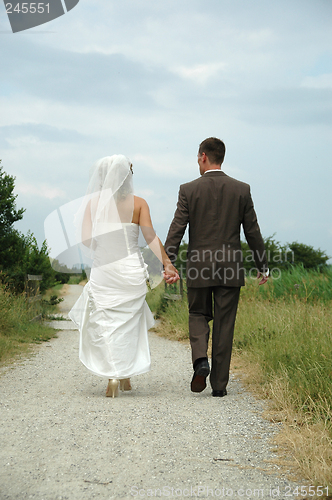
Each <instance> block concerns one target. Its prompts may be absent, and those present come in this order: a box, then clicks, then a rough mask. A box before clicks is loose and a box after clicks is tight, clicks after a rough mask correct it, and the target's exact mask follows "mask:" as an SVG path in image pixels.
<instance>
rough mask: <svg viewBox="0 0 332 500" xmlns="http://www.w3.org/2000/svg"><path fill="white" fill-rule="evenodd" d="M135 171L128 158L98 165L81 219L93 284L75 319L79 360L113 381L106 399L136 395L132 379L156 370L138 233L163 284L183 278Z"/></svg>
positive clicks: (78, 221) (79, 225)
mask: <svg viewBox="0 0 332 500" xmlns="http://www.w3.org/2000/svg"><path fill="white" fill-rule="evenodd" d="M132 176H133V170H132V164H131V163H130V161H129V160H128V159H127V158H126V157H125V156H123V155H113V156H107V157H105V158H102V159H101V160H99V161H97V162H96V163H95V165H94V167H93V170H92V173H91V176H90V182H89V186H88V190H87V195H86V196H85V198H84V201H83V203H82V206H81V208H80V210H79V212H78V213H77V214H76V226H77V228H78V231H79V233H80V234H79V235H78V237H79V239H80V240H81V242H82V243H83V245H84V247H83V248H84V249H85V251H86V252H87V253H88V254H89V256H90V257H91V258H92V259H93V265H92V269H91V275H90V280H89V281H88V283H87V284H86V285H85V287H84V289H83V292H82V294H81V296H80V298H79V299H78V301H77V302H76V304H75V305H74V307H73V308H72V310H71V311H70V313H69V317H70V318H71V319H72V320H73V321H74V322H75V323H76V324H77V326H78V328H79V332H80V342H79V358H80V360H81V361H82V363H83V364H84V365H85V366H86V368H88V370H90V371H91V372H92V373H94V374H95V375H98V376H101V377H107V378H108V379H109V382H108V386H107V390H106V396H111V397H115V396H118V393H119V387H120V389H121V390H124V391H128V390H131V384H130V377H132V376H134V375H140V374H142V373H145V372H147V371H149V370H150V351H149V344H148V334H147V332H148V330H149V328H151V327H152V326H153V324H154V319H153V316H152V314H151V311H150V309H149V307H148V305H147V303H146V300H145V296H146V292H147V285H146V279H147V278H148V274H147V265H146V264H145V263H144V261H143V258H142V254H141V252H140V249H139V246H138V236H139V228H141V230H142V233H143V236H144V238H145V240H146V242H147V243H148V245H149V247H150V249H151V250H152V251H153V252H154V254H155V255H156V256H157V257H158V259H159V260H160V262H161V263H162V264H163V266H164V269H165V271H164V279H165V280H166V282H167V283H174V282H175V281H177V280H178V279H179V275H178V273H177V271H176V269H175V268H174V267H173V265H172V264H171V262H170V260H169V258H168V256H167V255H166V253H165V250H164V248H163V246H162V244H161V242H160V240H159V238H158V237H157V235H156V234H155V232H154V230H153V227H152V222H151V217H150V211H149V207H148V204H147V202H146V201H145V200H144V199H143V198H139V197H137V196H134V193H133V182H132Z"/></svg>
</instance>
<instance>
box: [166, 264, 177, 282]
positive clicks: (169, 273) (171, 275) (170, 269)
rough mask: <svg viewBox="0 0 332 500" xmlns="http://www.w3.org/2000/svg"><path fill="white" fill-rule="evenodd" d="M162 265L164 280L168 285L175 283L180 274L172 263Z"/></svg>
mask: <svg viewBox="0 0 332 500" xmlns="http://www.w3.org/2000/svg"><path fill="white" fill-rule="evenodd" d="M164 267H165V270H164V280H165V281H166V283H168V284H169V285H171V284H173V283H176V282H177V281H178V280H179V279H180V276H179V273H178V272H177V270H176V269H175V267H174V266H173V264H171V263H168V264H166V266H164Z"/></svg>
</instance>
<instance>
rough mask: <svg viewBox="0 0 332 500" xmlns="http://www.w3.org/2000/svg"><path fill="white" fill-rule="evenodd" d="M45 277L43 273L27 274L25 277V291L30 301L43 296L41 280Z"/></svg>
mask: <svg viewBox="0 0 332 500" xmlns="http://www.w3.org/2000/svg"><path fill="white" fill-rule="evenodd" d="M42 279H43V275H42V274H27V275H26V277H25V285H24V291H25V295H26V297H27V298H28V301H29V302H33V301H34V300H38V299H40V298H41V295H40V293H39V286H40V282H41V281H42Z"/></svg>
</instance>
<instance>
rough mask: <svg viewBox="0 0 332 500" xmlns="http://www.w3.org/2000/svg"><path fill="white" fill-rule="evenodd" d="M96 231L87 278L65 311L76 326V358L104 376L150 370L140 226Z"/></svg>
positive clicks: (117, 376)
mask: <svg viewBox="0 0 332 500" xmlns="http://www.w3.org/2000/svg"><path fill="white" fill-rule="evenodd" d="M97 233H98V231H97ZM99 235H100V236H98V235H97V236H96V237H95V238H94V264H93V267H92V269H91V276H90V280H89V281H88V283H87V284H86V285H85V287H84V289H83V292H82V294H81V296H80V298H79V299H78V301H77V302H76V304H75V305H74V307H73V308H72V310H71V311H70V313H69V317H70V318H71V319H72V320H73V321H74V323H76V325H77V326H78V329H79V332H80V342H79V358H80V360H81V361H82V363H83V364H84V365H85V366H86V368H88V370H90V371H91V372H92V373H94V374H95V375H98V376H101V377H107V378H109V379H111V378H115V379H123V378H128V377H133V376H134V375H139V374H142V373H145V372H147V371H149V370H150V351H149V342H148V330H149V328H151V327H152V326H153V324H154V319H153V316H152V313H151V311H150V309H149V306H148V305H147V303H146V300H145V296H146V292H147V285H146V278H147V265H146V264H144V261H143V258H142V254H141V252H140V249H139V246H138V235H139V226H138V225H137V224H134V223H126V224H118V225H117V227H114V225H113V228H112V230H111V231H107V232H106V231H105V230H102V229H101V230H100V231H99ZM110 260H111V262H110Z"/></svg>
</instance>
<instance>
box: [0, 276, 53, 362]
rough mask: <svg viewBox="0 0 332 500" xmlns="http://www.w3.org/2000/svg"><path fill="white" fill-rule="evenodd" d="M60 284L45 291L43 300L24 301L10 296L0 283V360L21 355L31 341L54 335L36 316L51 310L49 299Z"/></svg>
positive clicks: (29, 347) (15, 296)
mask: <svg viewBox="0 0 332 500" xmlns="http://www.w3.org/2000/svg"><path fill="white" fill-rule="evenodd" d="M61 287H62V285H61V286H60V287H59V286H57V287H55V289H52V290H50V291H48V293H47V294H46V295H45V296H44V297H43V299H44V300H43V301H35V302H28V301H27V300H26V298H25V297H24V296H23V295H19V296H17V295H13V294H11V293H10V292H9V290H8V289H6V287H5V286H4V285H3V284H0V363H1V364H3V363H4V362H8V361H9V360H11V359H12V358H14V357H15V356H16V355H19V354H24V353H26V352H28V351H29V350H30V349H31V346H32V345H33V344H36V343H37V344H38V343H40V342H43V341H46V340H49V339H50V338H52V337H56V331H55V330H54V329H53V328H50V327H48V326H46V325H45V324H43V323H42V322H40V321H39V320H38V319H39V318H40V317H41V316H45V315H46V314H48V313H51V312H52V311H53V310H54V309H55V307H54V306H50V305H49V304H48V303H49V299H50V297H51V296H52V295H53V296H54V295H56V294H57V292H58V290H59V289H60V288H61Z"/></svg>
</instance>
